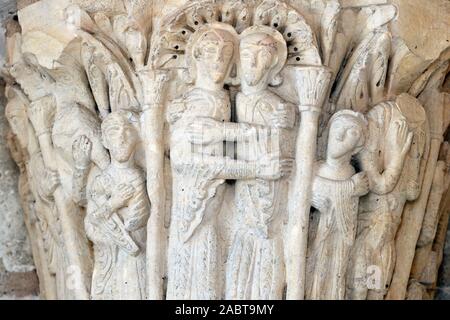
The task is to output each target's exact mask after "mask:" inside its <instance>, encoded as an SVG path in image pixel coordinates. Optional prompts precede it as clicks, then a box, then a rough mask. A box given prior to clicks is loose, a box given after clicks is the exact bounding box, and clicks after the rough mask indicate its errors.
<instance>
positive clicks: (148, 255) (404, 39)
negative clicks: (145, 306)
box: [0, 0, 450, 299]
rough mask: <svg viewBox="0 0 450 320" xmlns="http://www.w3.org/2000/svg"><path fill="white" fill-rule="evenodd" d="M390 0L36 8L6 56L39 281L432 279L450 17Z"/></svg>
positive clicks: (198, 283)
mask: <svg viewBox="0 0 450 320" xmlns="http://www.w3.org/2000/svg"><path fill="white" fill-rule="evenodd" d="M443 1H444V0H435V1H428V2H427V4H421V3H422V2H423V1H422V2H420V1H419V0H408V3H413V5H414V6H417V7H418V8H421V6H426V8H427V10H428V9H430V8H434V9H436V8H437V7H436V3H442V2H443ZM394 2H395V5H394V4H393V3H394ZM394 2H392V1H371V0H351V1H344V0H339V1H338V0H327V1H325V0H317V1H312V2H311V1H303V0H301V1H289V0H252V1H233V0H195V1H187V2H186V1H179V0H174V1H145V0H139V1H125V0H114V1H93V0H77V1H75V0H73V1H67V2H63V1H56V0H46V1H34V2H33V4H32V5H30V6H26V7H24V8H23V9H21V10H20V13H19V20H20V25H21V26H22V27H23V31H21V30H20V28H19V22H17V23H14V26H12V27H10V29H9V30H8V32H7V44H8V45H7V51H8V56H9V57H8V65H7V66H6V67H7V68H6V69H5V72H3V70H0V71H2V74H3V73H4V76H5V80H6V83H7V95H6V96H7V98H8V105H7V108H6V115H7V118H8V121H9V123H10V126H11V132H10V133H9V140H8V143H9V144H10V149H11V152H12V155H13V157H14V159H15V160H16V162H17V164H18V166H19V168H20V171H21V175H20V181H19V189H20V190H19V191H20V196H21V199H22V206H23V207H24V216H25V223H26V226H27V229H28V231H29V233H30V239H31V247H32V251H33V256H34V260H35V264H36V269H37V273H38V276H39V278H40V283H41V294H42V297H43V298H46V299H71V298H76V299H164V298H167V299H221V298H228V299H283V298H286V299H344V298H347V299H383V298H384V299H403V298H405V297H406V296H408V298H410V299H413V298H426V297H431V296H432V290H433V288H434V287H435V283H436V278H437V276H436V274H437V269H438V266H439V264H440V261H441V257H442V250H443V249H442V248H443V244H444V235H445V230H446V229H447V224H448V216H449V215H448V206H449V205H448V201H446V200H445V197H444V196H443V195H446V197H448V191H447V189H448V181H446V180H445V177H444V174H446V169H447V168H446V164H448V161H447V159H446V157H445V156H443V155H442V154H441V157H439V156H438V155H439V150H440V149H441V146H442V143H443V137H444V136H445V135H446V132H448V126H449V124H450V116H449V115H450V113H449V112H448V111H447V109H448V108H446V106H447V105H448V102H449V101H450V98H449V95H448V91H449V90H448V88H449V81H448V66H449V61H450V53H449V52H448V50H447V51H445V50H444V49H445V48H447V47H448V44H447V43H446V42H445V39H444V38H445V37H444V36H442V35H441V34H443V33H444V31H446V30H444V29H445V27H447V25H446V24H445V23H441V24H439V23H434V22H433V21H429V20H428V19H429V18H428V17H424V16H423V15H418V17H419V18H420V19H421V20H422V19H423V20H424V21H421V23H418V24H417V25H420V26H422V25H427V24H432V25H433V28H430V29H432V30H433V32H435V33H436V34H439V36H436V35H434V33H427V36H426V37H425V36H423V34H424V33H426V32H428V30H423V29H419V31H420V32H412V31H409V30H405V20H404V19H407V18H405V16H408V14H410V13H409V11H408V10H405V9H404V8H405V4H403V2H404V1H403V0H398V1H397V0H395V1H394ZM419 11H420V10H419ZM35 12H38V13H41V12H42V14H45V16H46V19H45V23H44V21H39V20H38V19H34V14H35ZM427 12H428V11H427ZM442 26H444V27H442ZM447 29H448V28H447ZM412 30H413V31H417V29H416V28H412ZM434 30H438V31H434ZM441 31H442V32H441ZM437 38H439V39H437ZM442 39H444V41H442ZM437 40H439V41H437ZM428 41H429V42H428ZM442 149H445V148H442ZM366 193H367V194H366ZM150 203H151V205H150ZM408 287H409V289H408ZM407 289H408V290H407ZM406 292H408V294H407V295H406Z"/></svg>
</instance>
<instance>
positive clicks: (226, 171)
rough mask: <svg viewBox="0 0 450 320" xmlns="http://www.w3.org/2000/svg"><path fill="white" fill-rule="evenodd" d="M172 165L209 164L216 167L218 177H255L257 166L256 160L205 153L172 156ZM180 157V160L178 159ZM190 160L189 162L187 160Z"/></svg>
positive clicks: (237, 178) (236, 178)
mask: <svg viewBox="0 0 450 320" xmlns="http://www.w3.org/2000/svg"><path fill="white" fill-rule="evenodd" d="M172 159H173V160H172V165H173V166H175V167H177V168H179V169H181V170H182V169H183V168H184V167H185V166H188V167H190V165H192V164H194V166H195V165H197V166H208V167H210V168H215V169H216V172H217V176H216V177H215V178H216V179H235V180H242V179H255V178H256V173H257V168H256V167H257V166H256V163H255V162H249V161H243V160H234V159H231V158H229V157H215V156H210V155H204V154H189V155H185V156H183V155H181V156H180V155H179V156H178V157H173V158H172ZM176 159H180V160H181V161H180V160H178V161H177V160H176ZM187 160H188V162H187Z"/></svg>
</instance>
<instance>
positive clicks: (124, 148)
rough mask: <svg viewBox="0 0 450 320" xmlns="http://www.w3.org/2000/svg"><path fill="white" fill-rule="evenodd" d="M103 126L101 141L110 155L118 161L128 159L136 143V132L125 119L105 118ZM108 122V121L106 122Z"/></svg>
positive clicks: (117, 117)
mask: <svg viewBox="0 0 450 320" xmlns="http://www.w3.org/2000/svg"><path fill="white" fill-rule="evenodd" d="M105 121H107V123H106V124H105V123H104V124H105V126H104V127H103V141H104V144H105V147H106V148H107V149H108V150H109V152H110V153H111V157H112V158H113V159H115V160H116V161H118V162H126V161H128V160H129V159H130V157H131V155H132V154H133V151H134V149H135V148H136V144H137V139H138V137H137V132H136V130H135V128H134V127H133V126H131V125H130V124H129V123H127V120H126V119H121V118H120V119H119V116H116V118H112V119H109V120H108V118H107V120H105ZM108 122H109V123H108Z"/></svg>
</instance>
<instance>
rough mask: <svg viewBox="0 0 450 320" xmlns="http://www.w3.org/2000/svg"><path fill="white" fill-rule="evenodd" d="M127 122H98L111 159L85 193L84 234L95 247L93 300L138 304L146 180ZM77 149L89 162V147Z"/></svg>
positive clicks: (115, 116)
mask: <svg viewBox="0 0 450 320" xmlns="http://www.w3.org/2000/svg"><path fill="white" fill-rule="evenodd" d="M128 117H129V115H128V114H127V113H119V112H114V113H111V114H110V115H108V116H107V117H106V118H105V120H104V121H103V123H102V137H103V143H104V145H105V147H106V149H108V150H109V152H110V154H111V164H110V165H109V166H108V167H106V168H105V169H104V170H103V171H102V172H100V173H99V174H96V175H95V177H93V181H92V183H91V185H90V187H89V191H88V194H89V195H88V197H89V200H88V208H87V214H86V219H85V228H86V234H87V236H88V237H89V239H90V240H91V241H92V242H93V244H94V261H95V263H94V270H93V277H92V287H91V295H92V298H93V299H101V300H106V299H115V300H116V299H122V300H126V299H132V300H133V299H134V300H143V299H146V295H147V289H146V271H145V253H146V250H145V249H146V248H145V246H146V224H147V220H148V216H149V209H150V203H149V199H148V197H147V191H146V187H145V177H144V175H143V172H142V171H141V170H140V169H139V168H137V167H136V165H135V163H134V151H135V149H136V144H137V142H138V138H139V136H138V133H137V131H136V128H134V127H133V125H132V124H131V123H130V121H129V118H128ZM77 144H79V145H77V147H76V149H78V150H77V152H80V149H82V150H83V151H82V152H83V153H84V156H85V158H87V159H88V158H89V156H90V148H91V146H92V145H91V142H90V141H89V140H88V139H87V138H86V137H84V136H83V137H82V139H80V141H77ZM80 158H81V156H80ZM87 159H86V160H87ZM86 162H87V161H86Z"/></svg>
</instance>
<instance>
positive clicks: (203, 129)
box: [186, 118, 224, 145]
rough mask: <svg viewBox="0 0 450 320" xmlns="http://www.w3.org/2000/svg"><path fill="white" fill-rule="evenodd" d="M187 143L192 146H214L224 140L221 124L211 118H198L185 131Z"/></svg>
mask: <svg viewBox="0 0 450 320" xmlns="http://www.w3.org/2000/svg"><path fill="white" fill-rule="evenodd" d="M186 135H187V138H188V140H189V142H191V143H193V144H199V145H200V144H203V145H208V144H214V143H218V142H221V141H223V140H224V128H223V124H222V123H221V122H219V121H216V120H214V119H211V118H200V119H196V120H195V121H194V122H192V123H191V124H190V125H189V126H188V127H187V129H186Z"/></svg>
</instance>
